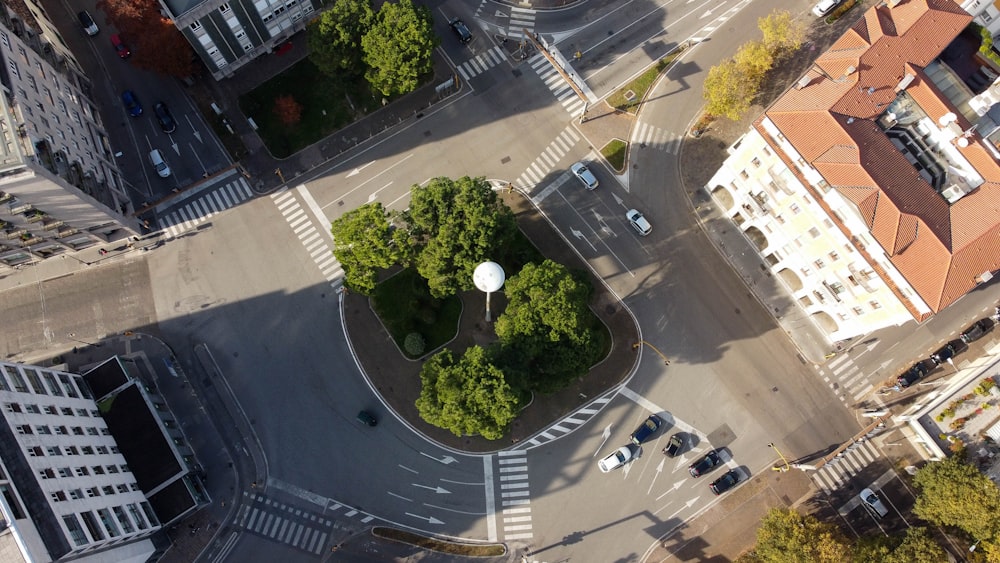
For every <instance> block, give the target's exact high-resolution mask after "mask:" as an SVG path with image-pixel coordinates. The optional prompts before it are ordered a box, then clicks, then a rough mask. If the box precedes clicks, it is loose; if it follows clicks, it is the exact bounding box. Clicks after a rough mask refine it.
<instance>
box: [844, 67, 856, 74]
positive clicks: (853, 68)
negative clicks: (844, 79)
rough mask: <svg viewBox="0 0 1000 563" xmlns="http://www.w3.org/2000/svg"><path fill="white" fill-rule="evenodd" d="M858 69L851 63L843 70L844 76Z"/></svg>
mask: <svg viewBox="0 0 1000 563" xmlns="http://www.w3.org/2000/svg"><path fill="white" fill-rule="evenodd" d="M856 70H858V69H857V67H855V66H854V65H851V66H849V67H847V68H846V69H845V70H844V76H850V75H852V74H854V71H856Z"/></svg>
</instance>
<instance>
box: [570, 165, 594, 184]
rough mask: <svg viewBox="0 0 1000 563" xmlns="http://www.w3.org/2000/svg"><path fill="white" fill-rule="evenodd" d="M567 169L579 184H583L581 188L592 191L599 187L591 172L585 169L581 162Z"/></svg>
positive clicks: (585, 166)
mask: <svg viewBox="0 0 1000 563" xmlns="http://www.w3.org/2000/svg"><path fill="white" fill-rule="evenodd" d="M569 169H570V171H571V172H573V175H574V176H576V177H577V179H578V180H580V182H581V183H582V184H583V187H585V188H587V189H588V190H593V189H595V188H597V186H598V185H599V184H598V182H597V177H595V176H594V173H593V172H591V171H590V169H589V168H587V165H586V164H584V163H582V162H577V163H576V164H574V165H573V166H570V167H569Z"/></svg>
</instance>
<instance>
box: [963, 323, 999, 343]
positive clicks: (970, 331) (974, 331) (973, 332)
mask: <svg viewBox="0 0 1000 563" xmlns="http://www.w3.org/2000/svg"><path fill="white" fill-rule="evenodd" d="M995 325H996V323H995V322H993V319H991V318H988V317H987V318H985V319H979V320H978V321H976V322H974V323H972V326H970V327H969V328H967V329H965V330H963V331H962V334H960V335H959V338H961V339H962V342H965V343H966V344H969V343H971V342H975V341H976V340H979V339H980V338H982V337H983V336H985V335H986V333H987V332H989V331H991V330H993V327H994V326H995Z"/></svg>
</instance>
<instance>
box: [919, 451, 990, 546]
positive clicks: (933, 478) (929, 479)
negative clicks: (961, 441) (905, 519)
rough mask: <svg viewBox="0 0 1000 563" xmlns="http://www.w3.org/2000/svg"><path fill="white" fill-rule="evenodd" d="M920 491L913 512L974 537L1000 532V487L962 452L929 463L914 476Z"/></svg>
mask: <svg viewBox="0 0 1000 563" xmlns="http://www.w3.org/2000/svg"><path fill="white" fill-rule="evenodd" d="M913 483H914V484H915V485H916V486H917V489H918V490H919V492H920V494H919V495H917V501H916V503H915V504H914V505H913V512H914V514H916V515H917V516H919V517H920V518H922V519H924V520H926V521H928V522H931V523H933V524H939V525H943V526H955V527H956V528H960V529H962V530H965V531H966V532H968V533H969V535H971V536H972V537H973V538H976V539H982V540H990V539H992V538H995V537H996V536H997V532H1000V489H998V488H997V486H996V484H994V483H993V481H991V480H990V478H989V477H987V476H985V475H983V474H982V473H980V472H979V471H978V470H977V469H976V468H975V467H973V466H972V465H970V464H968V463H967V462H966V461H965V460H963V459H961V458H960V457H959V456H952V457H949V458H946V459H944V460H943V461H938V462H931V463H928V464H927V465H925V466H924V467H922V468H921V469H920V471H918V472H917V474H916V475H915V476H914V477H913Z"/></svg>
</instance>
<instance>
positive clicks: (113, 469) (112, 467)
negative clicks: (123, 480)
mask: <svg viewBox="0 0 1000 563" xmlns="http://www.w3.org/2000/svg"><path fill="white" fill-rule="evenodd" d="M107 469H108V473H118V466H117V465H109V466H108V467H107Z"/></svg>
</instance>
